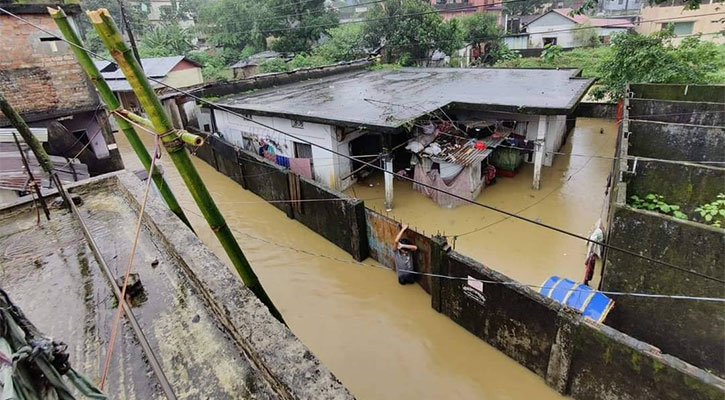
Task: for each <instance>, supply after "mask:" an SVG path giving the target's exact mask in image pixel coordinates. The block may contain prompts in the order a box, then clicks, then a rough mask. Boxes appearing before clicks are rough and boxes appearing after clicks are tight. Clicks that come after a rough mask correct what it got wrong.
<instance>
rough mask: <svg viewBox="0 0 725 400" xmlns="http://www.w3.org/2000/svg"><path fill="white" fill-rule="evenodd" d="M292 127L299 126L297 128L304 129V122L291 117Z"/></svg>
mask: <svg viewBox="0 0 725 400" xmlns="http://www.w3.org/2000/svg"><path fill="white" fill-rule="evenodd" d="M292 127H293V128H299V129H304V127H305V124H304V122H302V121H300V120H297V119H293V120H292Z"/></svg>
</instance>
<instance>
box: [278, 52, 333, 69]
mask: <svg viewBox="0 0 725 400" xmlns="http://www.w3.org/2000/svg"><path fill="white" fill-rule="evenodd" d="M333 62H335V61H333V60H331V59H329V58H325V57H322V56H319V55H314V54H312V55H306V54H298V55H296V56H295V58H293V59H292V61H290V62H289V68H290V69H298V68H314V67H321V66H323V65H329V64H332V63H333Z"/></svg>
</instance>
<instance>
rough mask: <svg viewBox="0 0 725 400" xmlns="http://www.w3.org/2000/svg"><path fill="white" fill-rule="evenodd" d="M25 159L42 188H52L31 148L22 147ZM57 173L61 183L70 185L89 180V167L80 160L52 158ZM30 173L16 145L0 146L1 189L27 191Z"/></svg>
mask: <svg viewBox="0 0 725 400" xmlns="http://www.w3.org/2000/svg"><path fill="white" fill-rule="evenodd" d="M22 148H23V152H24V153H25V157H26V158H27V160H28V164H30V171H31V172H32V173H33V176H35V178H36V179H40V181H41V183H40V185H41V187H42V188H45V189H47V188H51V187H52V184H51V183H50V180H49V179H48V175H47V174H46V173H45V171H43V169H42V168H41V167H40V164H39V163H38V160H37V159H36V158H35V155H34V154H33V152H32V151H30V148H29V147H27V146H26V145H25V144H23V145H22ZM50 160H51V161H52V162H53V165H54V167H55V171H56V173H57V174H58V177H59V178H60V180H61V182H64V183H69V182H76V181H80V180H83V179H88V177H90V174H89V173H88V166H87V165H85V164H81V163H80V162H79V161H78V160H73V161H72V162H70V163H69V162H68V161H67V160H66V158H65V157H58V156H50ZM28 183H29V181H28V173H27V172H26V171H25V167H24V166H23V161H22V159H21V157H20V153H18V149H17V147H16V146H15V143H12V144H10V143H2V144H0V189H7V190H15V191H26V190H29V188H28Z"/></svg>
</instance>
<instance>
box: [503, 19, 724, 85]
mask: <svg viewBox="0 0 725 400" xmlns="http://www.w3.org/2000/svg"><path fill="white" fill-rule="evenodd" d="M672 38H673V36H672V33H671V32H668V31H663V32H658V33H656V34H653V35H637V34H620V35H617V36H615V37H614V38H613V39H612V43H611V45H609V46H598V47H592V48H580V49H575V50H572V51H560V52H558V53H557V54H556V56H553V57H552V56H548V57H547V53H546V52H544V54H542V56H541V57H527V58H515V59H509V60H503V61H500V62H499V63H497V64H496V66H497V67H545V68H561V67H576V68H581V69H582V75H583V76H586V77H593V78H597V83H598V86H597V87H595V89H594V90H593V91H592V95H593V96H594V97H595V98H598V99H603V98H609V99H618V98H620V97H621V96H622V95H623V93H624V88H625V86H626V83H627V82H658V83H722V82H725V45H718V44H715V43H713V42H709V41H704V40H701V39H700V38H698V37H696V36H691V37H687V38H684V39H682V42H681V43H680V44H679V45H675V44H674V42H673V40H672Z"/></svg>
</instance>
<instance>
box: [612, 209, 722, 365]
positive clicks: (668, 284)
mask: <svg viewBox="0 0 725 400" xmlns="http://www.w3.org/2000/svg"><path fill="white" fill-rule="evenodd" d="M613 216H614V217H613V219H612V226H611V229H610V235H609V243H610V244H611V245H613V246H617V247H621V248H624V249H627V250H630V251H633V252H635V253H641V254H646V255H648V256H650V257H652V258H654V259H657V260H662V261H665V262H668V263H671V264H675V265H679V266H682V267H684V268H686V269H688V270H691V271H696V272H699V273H702V274H705V275H709V276H714V277H717V278H719V279H725V269H724V268H723V267H722V265H723V264H722V262H723V261H722V254H723V249H725V234H724V233H723V231H722V230H719V229H716V228H711V227H709V226H706V225H702V224H699V223H695V222H690V221H682V220H678V219H676V218H672V217H668V216H666V215H662V214H658V213H653V212H648V211H643V210H635V209H631V208H629V207H624V206H619V205H617V206H615V208H614V210H613ZM663 237H666V238H668V240H666V241H664V240H661V238H663ZM605 263H606V264H605V268H604V276H603V277H602V290H611V291H622V292H644V293H666V294H673V295H687V296H704V297H721V298H722V297H725V286H723V285H722V284H721V283H719V282H715V281H711V280H707V279H704V278H701V277H698V276H694V275H689V274H688V275H684V274H682V272H680V271H678V270H674V269H671V268H665V267H663V266H661V265H656V264H652V263H649V262H647V261H645V260H642V259H640V258H636V257H633V256H631V255H629V254H626V253H622V252H619V251H615V250H611V249H610V250H609V251H608V252H607V258H606V261H605ZM611 265H624V266H626V268H610V266H611ZM643 315H648V316H650V318H642V316H643ZM662 319H666V320H667V321H668V322H667V323H666V324H663V322H662ZM606 322H607V324H608V325H610V326H612V327H614V328H617V329H619V330H621V331H623V332H627V333H628V334H630V335H632V336H634V337H636V338H638V339H640V340H644V341H646V342H648V343H652V344H655V345H656V346H658V347H660V348H661V349H662V351H663V352H665V353H668V354H672V355H674V356H677V357H679V358H681V359H683V360H685V361H687V362H690V363H693V364H696V365H698V366H700V367H703V368H707V369H709V370H711V371H714V372H715V373H717V374H719V375H720V376H725V303H715V302H705V301H695V300H687V301H678V300H674V299H641V298H639V299H638V298H634V297H620V298H618V299H617V303H616V304H615V307H614V309H612V312H611V313H610V314H609V316H608V318H607V321H606ZM694 327H697V329H694Z"/></svg>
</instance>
